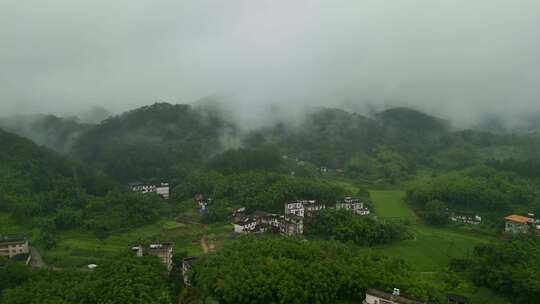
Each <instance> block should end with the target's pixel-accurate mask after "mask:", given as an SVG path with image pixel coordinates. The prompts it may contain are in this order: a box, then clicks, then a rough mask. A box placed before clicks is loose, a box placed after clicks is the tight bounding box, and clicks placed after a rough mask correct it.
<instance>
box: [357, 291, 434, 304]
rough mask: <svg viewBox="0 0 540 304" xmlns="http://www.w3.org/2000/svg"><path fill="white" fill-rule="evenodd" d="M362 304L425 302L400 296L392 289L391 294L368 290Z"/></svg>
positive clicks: (415, 303)
mask: <svg viewBox="0 0 540 304" xmlns="http://www.w3.org/2000/svg"><path fill="white" fill-rule="evenodd" d="M362 304H425V302H422V301H420V300H416V299H413V298H410V297H407V296H403V295H400V291H399V289H397V288H394V291H393V292H392V293H387V292H384V291H382V290H378V289H373V288H370V289H368V290H367V291H366V298H365V299H364V301H363V302H362Z"/></svg>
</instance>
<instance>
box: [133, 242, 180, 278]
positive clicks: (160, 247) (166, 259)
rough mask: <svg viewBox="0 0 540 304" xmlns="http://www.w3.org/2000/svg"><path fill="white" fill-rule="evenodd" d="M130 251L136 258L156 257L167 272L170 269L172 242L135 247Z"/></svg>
mask: <svg viewBox="0 0 540 304" xmlns="http://www.w3.org/2000/svg"><path fill="white" fill-rule="evenodd" d="M131 250H132V251H133V252H134V253H135V255H136V256H144V255H153V256H157V257H158V258H159V259H160V260H161V262H162V263H163V265H165V268H167V271H171V269H172V257H173V243H172V242H157V243H152V244H149V245H148V246H144V245H137V246H133V247H131Z"/></svg>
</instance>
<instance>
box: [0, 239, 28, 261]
mask: <svg viewBox="0 0 540 304" xmlns="http://www.w3.org/2000/svg"><path fill="white" fill-rule="evenodd" d="M29 252H30V251H29V247H28V240H27V239H26V238H24V237H17V236H0V256H2V257H8V258H12V257H14V256H16V255H19V254H28V253H29Z"/></svg>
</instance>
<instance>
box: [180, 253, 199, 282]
mask: <svg viewBox="0 0 540 304" xmlns="http://www.w3.org/2000/svg"><path fill="white" fill-rule="evenodd" d="M197 259H198V258H197V257H185V258H183V259H182V279H183V280H184V285H185V286H187V287H190V286H191V284H190V282H189V277H188V272H189V271H190V270H191V267H193V263H194V262H195V261H197Z"/></svg>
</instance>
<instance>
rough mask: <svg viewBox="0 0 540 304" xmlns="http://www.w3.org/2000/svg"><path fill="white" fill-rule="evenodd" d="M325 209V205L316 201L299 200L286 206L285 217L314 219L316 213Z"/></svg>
mask: <svg viewBox="0 0 540 304" xmlns="http://www.w3.org/2000/svg"><path fill="white" fill-rule="evenodd" d="M324 208H325V205H324V204H322V203H318V202H317V201H315V200H299V201H293V202H289V203H286V204H285V215H289V214H292V215H296V216H300V217H312V216H313V215H314V214H315V212H317V211H319V210H322V209H324Z"/></svg>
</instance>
